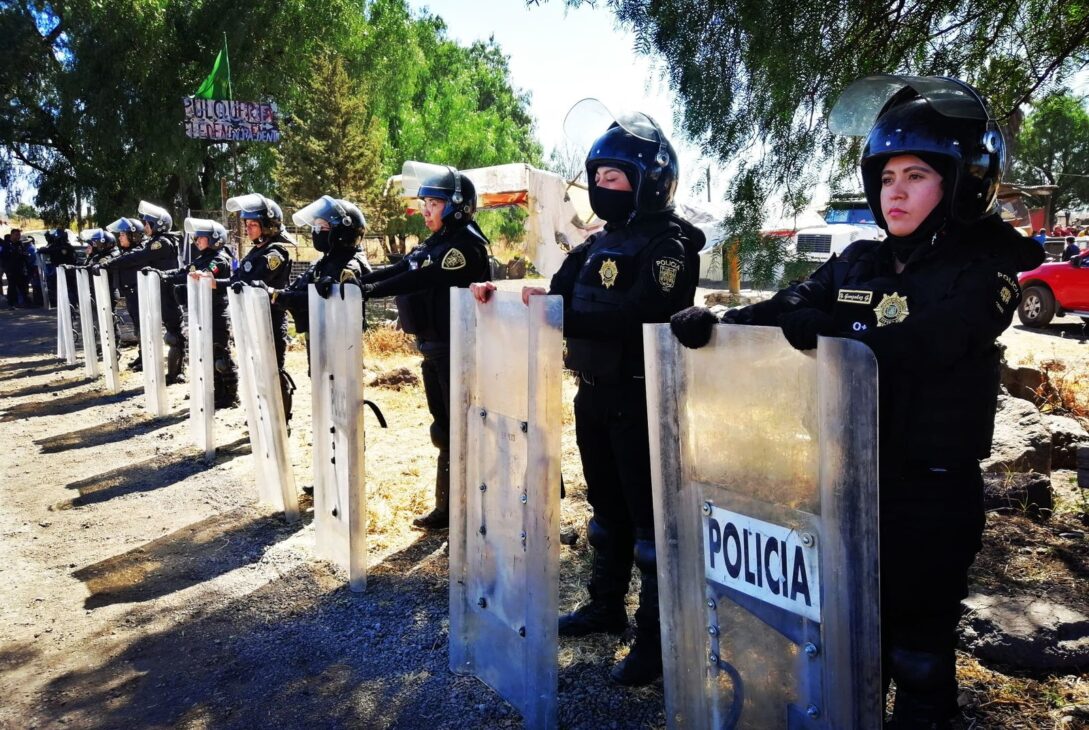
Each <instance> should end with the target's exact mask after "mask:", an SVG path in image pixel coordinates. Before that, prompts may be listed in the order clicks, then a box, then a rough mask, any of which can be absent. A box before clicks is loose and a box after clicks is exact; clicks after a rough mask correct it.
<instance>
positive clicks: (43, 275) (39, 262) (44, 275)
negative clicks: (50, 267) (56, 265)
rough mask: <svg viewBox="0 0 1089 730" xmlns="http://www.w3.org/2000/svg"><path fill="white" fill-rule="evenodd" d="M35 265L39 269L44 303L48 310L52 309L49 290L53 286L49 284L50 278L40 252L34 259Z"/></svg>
mask: <svg viewBox="0 0 1089 730" xmlns="http://www.w3.org/2000/svg"><path fill="white" fill-rule="evenodd" d="M34 265H35V266H36V267H37V268H38V281H40V282H41V283H42V303H43V304H45V308H46V309H47V310H49V309H52V308H53V304H52V303H51V302H50V301H49V290H50V289H51V288H52V287H53V285H52V284H50V283H49V276H48V272H47V270H46V265H45V261H44V260H43V259H42V253H41V251H38V254H37V255H36V256H35V257H34Z"/></svg>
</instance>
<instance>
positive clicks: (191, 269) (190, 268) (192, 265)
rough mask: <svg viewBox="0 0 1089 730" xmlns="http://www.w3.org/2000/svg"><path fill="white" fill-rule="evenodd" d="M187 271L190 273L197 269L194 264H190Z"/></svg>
mask: <svg viewBox="0 0 1089 730" xmlns="http://www.w3.org/2000/svg"><path fill="white" fill-rule="evenodd" d="M189 270H190V271H196V270H197V267H196V265H195V264H190V266H189Z"/></svg>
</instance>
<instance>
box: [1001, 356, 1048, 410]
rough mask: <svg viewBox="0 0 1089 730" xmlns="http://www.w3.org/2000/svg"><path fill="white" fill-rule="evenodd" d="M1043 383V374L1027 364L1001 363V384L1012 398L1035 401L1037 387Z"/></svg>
mask: <svg viewBox="0 0 1089 730" xmlns="http://www.w3.org/2000/svg"><path fill="white" fill-rule="evenodd" d="M1043 384H1044V374H1043V373H1041V372H1040V371H1039V370H1037V369H1036V368H1030V367H1027V366H1024V365H1022V366H1020V367H1010V366H1009V365H1008V364H1007V363H1005V362H1003V363H1002V385H1004V386H1005V387H1006V391H1007V392H1008V393H1009V394H1010V395H1012V396H1013V397H1014V398H1020V399H1022V400H1027V401H1029V402H1030V403H1035V402H1036V400H1037V398H1036V392H1037V389H1038V388H1039V387H1040V386H1041V385H1043Z"/></svg>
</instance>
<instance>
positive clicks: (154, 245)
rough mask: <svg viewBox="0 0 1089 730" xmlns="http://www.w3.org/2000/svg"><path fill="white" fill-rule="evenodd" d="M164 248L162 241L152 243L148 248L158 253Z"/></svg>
mask: <svg viewBox="0 0 1089 730" xmlns="http://www.w3.org/2000/svg"><path fill="white" fill-rule="evenodd" d="M162 247H163V242H162V241H152V242H151V245H150V246H148V248H150V249H151V250H152V251H158V250H159V249H160V248H162Z"/></svg>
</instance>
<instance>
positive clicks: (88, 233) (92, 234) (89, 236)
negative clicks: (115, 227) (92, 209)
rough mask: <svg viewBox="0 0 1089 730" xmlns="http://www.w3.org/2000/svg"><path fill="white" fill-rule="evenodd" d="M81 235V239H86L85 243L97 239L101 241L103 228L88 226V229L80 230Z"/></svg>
mask: <svg viewBox="0 0 1089 730" xmlns="http://www.w3.org/2000/svg"><path fill="white" fill-rule="evenodd" d="M79 237H80V240H82V241H84V242H85V243H94V242H96V241H101V240H102V238H103V237H102V229H101V228H88V229H86V230H83V231H80V232H79Z"/></svg>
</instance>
